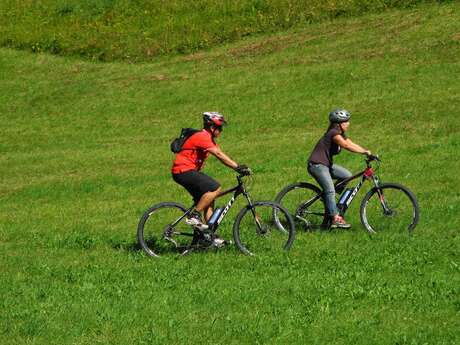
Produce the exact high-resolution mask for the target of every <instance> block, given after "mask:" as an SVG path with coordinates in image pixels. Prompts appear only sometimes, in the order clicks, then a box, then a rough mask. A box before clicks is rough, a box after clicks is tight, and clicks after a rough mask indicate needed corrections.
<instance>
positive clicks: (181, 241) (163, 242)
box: [137, 202, 193, 257]
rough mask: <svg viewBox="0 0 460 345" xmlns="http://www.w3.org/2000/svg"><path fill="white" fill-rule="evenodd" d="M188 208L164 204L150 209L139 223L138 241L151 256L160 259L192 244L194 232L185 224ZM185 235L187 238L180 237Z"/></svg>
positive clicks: (170, 203) (173, 203)
mask: <svg viewBox="0 0 460 345" xmlns="http://www.w3.org/2000/svg"><path fill="white" fill-rule="evenodd" d="M186 211H187V208H186V207H184V206H183V205H181V204H178V203H175V202H164V203H160V204H157V205H154V206H152V207H151V208H149V209H148V210H147V211H146V212H145V213H144V215H143V216H142V218H141V219H140V221H139V225H138V227H137V241H138V243H139V245H140V247H141V248H142V249H143V250H144V251H145V252H146V253H147V254H148V255H150V256H154V257H158V256H160V255H162V254H165V253H167V252H171V251H175V249H176V248H181V247H184V246H185V245H186V242H185V241H187V242H190V239H191V236H192V235H193V232H192V231H191V229H190V226H189V225H187V224H186V223H185V213H186ZM180 235H185V236H180Z"/></svg>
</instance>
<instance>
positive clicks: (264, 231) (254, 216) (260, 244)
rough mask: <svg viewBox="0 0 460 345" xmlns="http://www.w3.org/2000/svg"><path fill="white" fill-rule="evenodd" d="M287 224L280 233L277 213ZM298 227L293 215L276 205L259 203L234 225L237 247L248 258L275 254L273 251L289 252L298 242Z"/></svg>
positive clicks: (244, 212) (242, 212)
mask: <svg viewBox="0 0 460 345" xmlns="http://www.w3.org/2000/svg"><path fill="white" fill-rule="evenodd" d="M275 209H276V210H277V211H278V213H279V219H280V220H281V219H282V221H283V222H284V229H285V230H284V231H280V230H279V229H278V228H277V226H276V225H275V224H274V221H273V211H274V210H275ZM294 238H295V227H294V222H293V220H292V217H291V216H290V214H289V212H288V211H287V210H286V209H285V208H284V207H282V206H281V205H279V204H277V203H275V202H272V201H258V202H255V203H253V205H252V207H251V206H249V205H248V206H246V207H244V208H242V209H241V210H240V212H239V213H238V215H237V217H236V219H235V223H234V224H233V239H234V241H235V245H236V246H237V247H238V249H239V250H240V251H242V252H243V253H244V254H246V255H255V253H256V252H257V253H258V254H262V253H271V252H273V250H280V249H284V250H285V251H287V250H289V249H290V248H291V246H292V244H293V242H294Z"/></svg>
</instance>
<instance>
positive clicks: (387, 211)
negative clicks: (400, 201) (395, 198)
mask: <svg viewBox="0 0 460 345" xmlns="http://www.w3.org/2000/svg"><path fill="white" fill-rule="evenodd" d="M372 180H373V182H374V185H375V188H376V189H377V195H378V196H379V200H380V205H382V209H383V213H384V214H386V215H390V214H391V213H392V212H391V210H390V208H389V207H388V205H387V203H386V201H385V196H384V195H383V190H382V188H380V180H379V178H378V177H377V176H376V175H374V176H372Z"/></svg>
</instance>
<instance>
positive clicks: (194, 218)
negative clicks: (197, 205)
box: [185, 214, 209, 230]
mask: <svg viewBox="0 0 460 345" xmlns="http://www.w3.org/2000/svg"><path fill="white" fill-rule="evenodd" d="M185 222H186V223H187V224H188V225H191V226H193V227H194V228H197V229H198V230H208V228H209V226H207V225H206V224H204V223H203V222H202V221H201V219H200V216H198V215H196V214H192V215H191V216H190V217H187V218H186V219H185Z"/></svg>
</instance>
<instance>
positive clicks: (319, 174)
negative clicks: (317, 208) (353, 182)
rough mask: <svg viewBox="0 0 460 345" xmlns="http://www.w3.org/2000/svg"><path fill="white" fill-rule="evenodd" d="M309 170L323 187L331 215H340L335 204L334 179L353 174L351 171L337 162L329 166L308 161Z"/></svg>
mask: <svg viewBox="0 0 460 345" xmlns="http://www.w3.org/2000/svg"><path fill="white" fill-rule="evenodd" d="M308 172H309V173H310V175H311V176H313V177H314V178H315V180H316V182H318V184H319V185H320V186H321V188H322V189H323V192H324V203H325V204H326V211H327V213H328V214H329V216H331V217H333V216H336V215H338V214H339V210H338V209H337V205H336V204H335V189H334V182H333V181H332V179H338V180H344V179H346V178H348V177H351V176H352V175H351V172H349V171H348V170H347V169H345V168H344V167H341V166H340V165H337V164H333V165H332V166H331V167H327V166H325V165H323V164H313V163H308Z"/></svg>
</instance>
